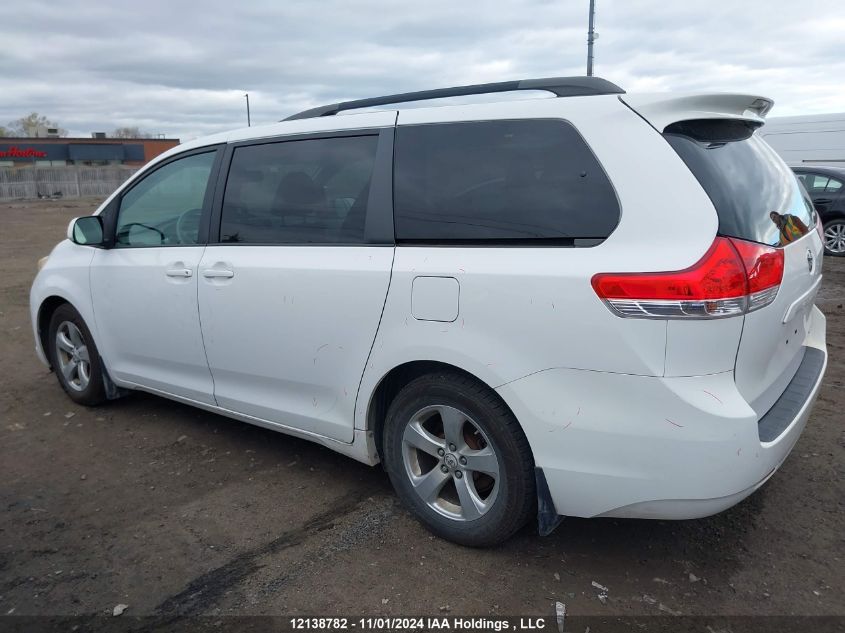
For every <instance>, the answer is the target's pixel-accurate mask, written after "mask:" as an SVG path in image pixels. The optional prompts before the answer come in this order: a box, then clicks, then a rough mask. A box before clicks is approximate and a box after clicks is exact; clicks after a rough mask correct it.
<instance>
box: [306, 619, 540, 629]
mask: <svg viewBox="0 0 845 633" xmlns="http://www.w3.org/2000/svg"><path fill="white" fill-rule="evenodd" d="M547 620H548V618H530V617H525V618H516V619H515V620H513V621H511V620H508V619H505V618H478V617H475V618H462V617H457V616H452V617H443V616H441V617H405V618H403V617H363V618H320V617H297V618H291V619H290V626H291V628H292V629H294V630H297V631H308V630H310V631H342V630H351V629H360V630H364V631H417V630H422V631H431V630H443V631H450V630H457V631H532V630H534V631H540V630H544V629H546V628H547V625H548V624H549V623H548V622H547Z"/></svg>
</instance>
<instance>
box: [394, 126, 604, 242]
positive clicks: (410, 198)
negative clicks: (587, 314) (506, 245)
mask: <svg viewBox="0 0 845 633" xmlns="http://www.w3.org/2000/svg"><path fill="white" fill-rule="evenodd" d="M396 134H397V136H396V145H395V161H394V165H395V171H394V209H395V226H396V238H397V240H400V241H423V242H430V241H437V242H456V243H461V242H477V241H504V242H513V241H516V240H529V241H536V240H546V241H551V242H554V243H562V244H567V243H568V244H576V245H580V244H577V243H576V242H575V240H576V239H578V238H589V239H595V238H598V239H603V238H606V237H607V236H608V235H610V233H611V231H613V229H614V228H616V225H617V224H618V222H619V203H618V202H617V199H616V194H615V192H614V191H613V188H612V187H611V185H610V182H609V181H608V179H607V176H606V175H605V173H604V171H603V170H602V168H601V165H599V162H598V160H597V159H596V157H595V156H594V155H593V153H592V152H591V151H590V149H589V148H588V147H587V144H586V143H585V142H584V140H583V139H582V138H581V136H580V135H579V134H578V132H577V131H576V130H575V129H574V128H573V127H572V126H571V125H569V124H568V123H566V122H564V121H554V120H531V121H478V122H468V123H440V124H431V125H415V126H400V127H399V128H398V129H397V132H396ZM593 243H595V242H593Z"/></svg>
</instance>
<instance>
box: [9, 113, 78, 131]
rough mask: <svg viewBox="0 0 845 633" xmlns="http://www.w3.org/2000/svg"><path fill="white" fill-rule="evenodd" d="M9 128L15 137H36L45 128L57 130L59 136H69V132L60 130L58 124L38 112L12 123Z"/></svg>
mask: <svg viewBox="0 0 845 633" xmlns="http://www.w3.org/2000/svg"><path fill="white" fill-rule="evenodd" d="M9 126H10V127H11V130H10V131H11V133H12V134H14V135H15V136H29V137H35V136H38V135H39V134H40V131H41V129H43V128H55V129H57V130H58V134H59V136H67V130H65V129H63V128H60V127H59V126H58V124H56V123H53V122H52V121H50V120H49V119H48V118H47V117H45V116H42V115H40V114H38V113H37V112H32V113H30V114H28V115H27V116H25V117H21V118H20V119H17V120H16V121H10V122H9Z"/></svg>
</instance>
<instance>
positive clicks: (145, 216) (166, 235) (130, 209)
mask: <svg viewBox="0 0 845 633" xmlns="http://www.w3.org/2000/svg"><path fill="white" fill-rule="evenodd" d="M214 156H215V152H207V153H204V154H194V155H193V156H187V157H185V158H181V159H179V160H176V161H173V162H172V163H168V164H167V165H165V166H164V167H160V168H159V169H156V170H155V171H154V172H152V173H151V174H150V175H149V176H146V177H145V178H144V179H143V180H141V181H140V182H139V183H138V184H136V185H135V186H134V187H132V189H130V190H129V191H128V192H127V193H126V194H124V196H123V198H122V199H121V201H120V210H119V211H118V214H117V229H116V232H115V245H116V246H118V247H127V246H169V245H175V244H196V243H197V239H198V236H199V228H200V220H201V218H202V208H203V200H204V198H205V190H206V187H207V186H208V178H209V176H210V174H211V167H212V165H213V164H214Z"/></svg>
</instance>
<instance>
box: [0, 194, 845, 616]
mask: <svg viewBox="0 0 845 633" xmlns="http://www.w3.org/2000/svg"><path fill="white" fill-rule="evenodd" d="M95 206H96V205H95V202H94V201H90V200H89V201H53V202H39V203H34V202H33V203H17V204H10V203H3V204H0V220H1V221H2V227H3V239H2V247H1V248H0V263H2V270H3V271H4V272H3V274H2V276H0V333H2V340H0V358H2V359H3V363H2V367H3V372H2V375H3V379H2V380H3V386H2V391H0V419H2V425H0V464H2V469H0V474H2V480H0V508H2V515H0V614H30V615H72V614H77V615H90V614H111V611H112V608H113V607H114V606H115V605H117V604H118V603H125V604H128V605H129V609H128V610H127V615H156V616H161V617H168V616H171V615H175V614H212V615H216V614H240V615H243V614H292V613H301V614H327V613H335V614H336V613H340V612H343V613H346V614H394V615H399V614H403V615H407V614H441V613H452V614H462V615H494V614H507V615H514V614H543V615H549V614H551V613H552V612H553V603H554V601H556V600H560V601H562V602H564V603H566V605H567V609H568V611H569V613H571V614H607V615H610V614H620V615H625V614H629V615H649V614H666V613H671V612H676V613H682V614H685V615H689V614H692V615H695V614H782V615H788V614H798V615H836V616H845V593H843V589H845V582H843V580H845V565H843V558H845V548H844V547H843V543H845V483H843V475H845V424H844V423H845V416H843V413H842V412H843V405H845V390H843V380H845V349H843V347H844V346H845V309H843V302H845V260H838V261H834V260H833V259H832V258H828V259H827V260H826V261H825V264H824V265H825V276H826V281H825V285H824V288H823V290H822V295H821V298H820V302H819V303H820V306H821V308H822V309H823V310H824V312H825V314H826V315H827V317H828V322H827V324H828V325H827V327H828V344H829V349H830V354H831V360H830V365H829V369H828V373H827V376H826V379H825V380H826V381H825V385H824V389H823V391H822V394H821V397H820V399H819V402H818V403H817V405H816V408H815V410H814V412H813V415H812V417H811V419H810V422H809V424H808V427H807V430H806V432H805V433H804V435H803V437H802V438H801V439H800V441H799V442H798V445H797V447H796V449H795V451H794V452H793V453H792V455H791V456H790V458H789V459H788V460H787V461H786V463H785V464H784V465H783V467H782V468H781V469H780V471H779V472H778V473H777V474H776V475H775V476H774V477H773V478H772V480H771V481H770V482H769V483H768V484H767V485H766V486H765V487H764V488H763V489H762V490H760V491H759V492H757V493H756V494H755V495H753V496H752V497H751V498H749V499H748V500H746V501H745V502H743V503H741V504H740V505H739V506H737V507H735V508H733V509H732V510H729V511H727V512H725V513H722V514H720V515H718V516H715V517H711V518H708V519H702V520H697V521H686V522H656V521H623V520H612V519H597V520H583V519H567V520H565V521H564V522H563V524H562V525H561V526H560V527H559V528H558V530H557V531H556V532H555V533H554V534H552V535H551V536H549V537H546V538H540V537H538V536H537V535H536V533H534V532H533V531H532V529H530V528H528V529H525V530H524V531H523V532H522V533H521V534H519V535H518V536H517V537H516V538H514V539H513V540H512V541H511V542H509V543H507V544H506V545H505V546H503V547H500V548H498V549H493V550H487V551H476V550H471V549H465V548H461V547H458V546H454V545H451V544H449V543H447V542H444V541H441V540H437V539H434V538H433V537H431V536H429V534H428V533H427V532H426V531H424V530H423V529H422V528H421V527H420V526H419V525H418V524H417V523H416V522H415V521H414V520H413V519H412V518H411V517H410V516H409V515H408V514H407V513H406V512H405V511H404V510H403V509H402V508H401V507H400V505H399V504H398V502H397V501H396V499H395V498H394V496H393V492H392V490H391V488H390V485H389V483H388V481H387V477H386V476H385V475H384V474H383V472H382V471H381V470H380V469H378V468H368V467H366V466H363V465H361V464H358V463H356V462H353V461H351V460H349V459H346V458H344V457H341V456H339V455H336V454H334V453H332V452H331V451H329V450H328V449H325V448H322V447H319V446H316V445H313V444H310V443H307V442H304V441H300V440H296V439H292V438H289V437H285V436H283V435H279V434H276V433H273V432H270V431H267V430H263V429H260V428H256V427H253V426H249V425H246V424H242V423H240V422H235V421H232V420H229V419H227V418H223V417H219V416H216V415H212V414H209V413H205V412H202V411H198V410H194V409H191V408H189V407H187V406H182V405H179V404H174V403H172V402H170V401H168V400H164V399H161V398H157V397H153V396H149V395H144V394H135V395H132V396H130V397H128V398H124V399H121V400H118V401H115V402H111V403H109V404H107V405H106V406H103V407H101V408H98V409H86V408H84V407H80V406H76V405H74V404H73V403H72V402H71V401H70V400H69V399H68V398H67V397H65V395H64V394H63V392H62V390H61V389H60V388H59V386H58V384H57V383H56V380H55V378H54V376H53V375H52V374H50V373H49V372H48V371H47V370H46V369H45V368H44V367H43V366H42V365H41V364H40V363H39V362H38V361H37V360H36V357H35V354H34V353H33V349H32V348H33V341H32V334H31V331H30V325H29V316H28V298H29V287H30V283H31V281H32V278H33V276H34V274H35V264H36V260H37V259H38V258H39V257H41V256H42V255H45V254H47V253H48V252H49V250H50V248H51V247H52V245H53V244H55V243H56V242H57V241H58V240H60V239H61V238H62V237H63V235H64V231H65V227H66V225H67V222H68V220H69V219H70V218H71V217H73V216H77V215H85V214H87V213H88V212H90V211H91V210H93V209H94V208H95ZM592 581H596V582H598V583H600V584H601V585H604V586H605V587H607V588H608V589H609V592H608V598H607V600H606V602H604V603H603V602H601V601H600V600H599V599H598V591H597V590H596V589H595V588H594V587H593V586H592V585H591V582H592ZM447 605H448V607H447ZM441 608H442V610H441ZM447 608H448V611H447Z"/></svg>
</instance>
